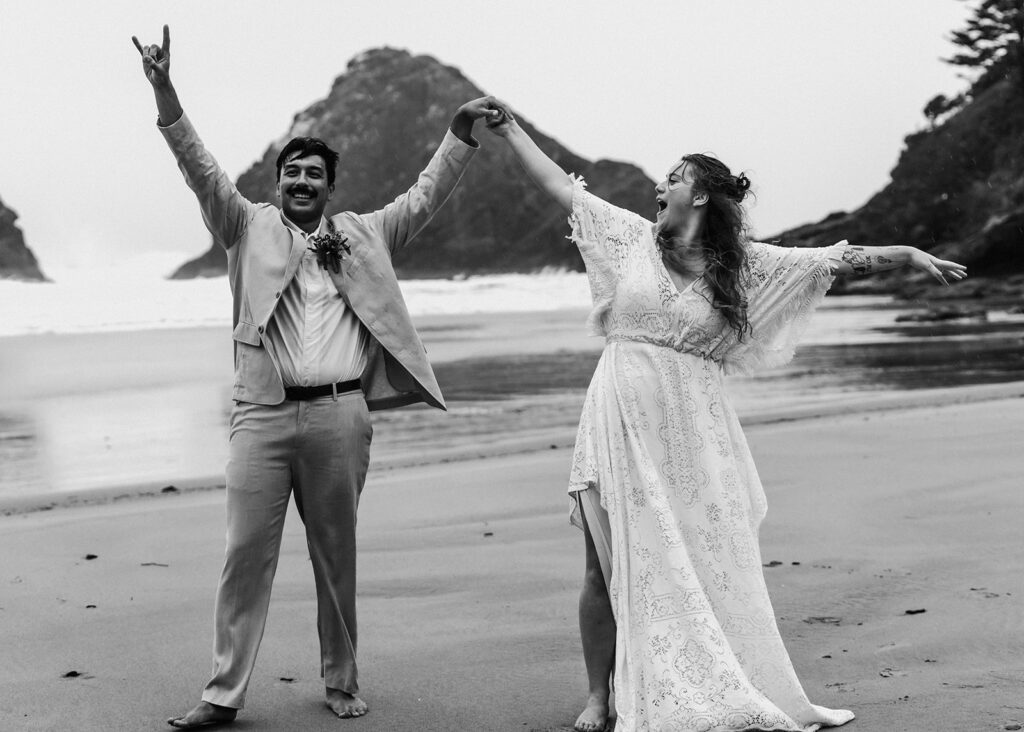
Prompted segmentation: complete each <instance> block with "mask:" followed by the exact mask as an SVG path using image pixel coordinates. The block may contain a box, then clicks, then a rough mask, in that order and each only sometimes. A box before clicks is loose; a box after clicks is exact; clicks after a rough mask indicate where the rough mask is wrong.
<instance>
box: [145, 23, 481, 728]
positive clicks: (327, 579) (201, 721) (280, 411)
mask: <svg viewBox="0 0 1024 732" xmlns="http://www.w3.org/2000/svg"><path fill="white" fill-rule="evenodd" d="M132 40H133V41H134V42H135V46H136V48H138V50H139V53H141V54H142V68H143V71H144V73H145V75H146V78H147V79H148V80H149V82H150V84H151V85H152V87H153V91H154V94H155V96H156V105H157V110H158V113H159V118H158V120H157V125H158V127H159V129H160V132H161V133H162V134H163V135H164V138H165V139H166V140H167V144H168V145H169V146H170V148H171V152H172V153H173V154H174V157H175V159H176V160H177V162H178V167H179V168H180V169H181V171H182V173H183V174H184V176H185V181H186V182H187V183H188V185H189V187H190V188H191V189H192V191H193V192H194V193H195V194H196V197H197V198H198V199H199V206H200V209H201V210H202V214H203V220H204V221H205V223H206V226H207V228H208V229H209V230H210V233H211V234H213V238H214V239H215V240H216V241H217V242H218V243H219V244H220V245H221V246H223V247H224V248H225V249H226V250H227V257H228V277H229V282H230V284H231V291H232V296H233V300H234V309H233V316H234V317H233V323H234V332H233V339H234V348H235V383H234V390H233V394H232V397H233V399H234V403H235V405H234V408H233V410H232V413H231V423H230V442H229V451H228V452H229V457H228V466H227V499H226V500H227V525H228V530H227V551H226V556H225V561H224V569H223V573H222V575H221V580H220V586H219V588H218V591H217V601H216V610H215V625H214V648H213V676H212V678H211V679H210V681H209V683H208V684H207V685H206V689H205V690H204V691H203V696H202V702H200V704H199V705H198V706H196V707H195V708H193V709H192V710H190V711H189V712H188V713H186V714H185V715H184V716H181V717H177V718H173V719H170V720H168V722H169V723H170V724H171V725H173V726H175V727H179V728H184V729H188V728H194V727H200V726H204V725H207V724H213V723H218V722H228V721H231V720H233V719H234V718H235V715H236V714H237V713H238V710H239V709H240V708H241V707H242V706H243V703H244V700H245V690H246V687H247V685H248V683H249V678H250V676H251V674H252V670H253V665H254V664H255V661H256V651H257V649H258V648H259V644H260V640H261V638H262V636H263V627H264V623H265V622H266V617H267V609H268V606H269V603H270V587H271V583H272V581H273V577H274V571H275V569H276V567H277V558H278V550H279V547H280V542H281V532H282V528H283V526H284V517H285V512H286V510H287V507H288V499H289V495H290V493H291V492H292V491H294V493H295V504H296V507H297V508H298V511H299V515H300V516H301V517H302V521H303V523H304V524H305V527H306V541H307V544H308V546H309V553H310V559H311V561H312V565H313V575H314V578H315V582H316V593H317V630H318V631H319V636H320V654H321V674H322V675H323V677H324V681H325V684H326V687H327V704H328V706H329V707H330V708H331V709H332V710H333V711H334V713H335V714H337V715H338V716H339V717H359V716H362V715H363V714H366V712H367V706H366V703H365V702H364V701H363V700H362V699H360V698H359V696H358V691H359V687H358V684H357V681H356V661H355V653H356V611H355V580H356V545H355V531H356V508H357V506H358V504H359V494H360V492H361V491H362V488H363V482H364V480H365V478H366V469H367V465H368V463H369V449H370V438H371V435H372V433H373V429H372V427H371V425H370V420H369V416H368V411H371V410H374V409H387V408H391V407H399V406H404V405H407V404H412V403H415V402H421V401H422V402H426V403H427V404H430V405H431V406H434V407H438V408H440V409H444V401H443V399H442V397H441V392H440V389H439V388H438V386H437V381H436V380H435V378H434V374H433V372H432V371H431V369H430V364H429V363H428V362H427V359H426V354H425V351H424V348H423V344H422V343H421V342H420V339H419V336H418V335H417V333H416V331H415V329H414V328H413V326H412V322H411V320H410V318H409V313H408V311H407V310H406V307H405V302H404V301H403V299H402V294H401V291H400V290H399V287H398V282H397V280H396V278H395V273H394V270H393V269H392V266H391V257H392V255H393V254H394V253H395V252H397V251H398V250H399V249H401V248H402V247H404V246H405V245H406V244H408V243H409V242H410V241H411V240H412V238H413V237H414V236H416V234H417V233H418V232H419V231H420V230H421V229H422V228H423V227H424V226H426V224H427V222H429V221H430V219H431V217H432V216H433V215H434V214H435V213H436V212H437V211H438V209H440V207H441V206H442V205H443V204H444V202H445V200H446V199H447V198H448V196H449V195H450V194H451V192H452V190H454V188H455V186H456V184H457V183H458V182H459V179H460V177H461V176H462V173H463V171H464V170H465V168H466V165H467V164H468V163H469V160H470V159H471V158H472V157H473V153H474V151H475V150H476V148H477V147H478V145H477V142H476V140H475V139H474V138H473V136H472V131H473V123H474V121H475V120H477V119H479V118H481V117H488V118H495V117H497V116H499V115H500V113H499V112H497V111H496V110H494V109H492V108H491V105H490V101H489V99H477V100H474V101H472V102H467V103H466V104H464V105H463V106H462V107H460V108H459V110H458V111H457V112H456V114H455V117H454V118H453V120H452V123H451V128H450V130H449V131H448V132H447V134H446V135H445V137H444V140H443V141H442V142H441V146H440V147H439V148H438V149H437V151H436V152H435V153H434V156H433V158H432V159H431V161H430V162H429V163H428V164H427V167H426V169H425V170H424V171H423V172H422V173H421V174H420V176H419V180H417V182H416V184H415V185H413V187H412V188H410V189H409V191H408V192H407V193H405V194H403V195H401V196H399V197H398V198H396V199H395V200H394V201H393V202H392V203H389V204H388V205H386V206H385V207H384V208H382V209H380V210H378V211H374V212H373V213H369V214H355V213H350V212H345V213H342V214H339V215H337V216H332V217H331V218H329V219H328V218H325V217H324V215H323V214H324V210H325V208H326V206H327V202H328V201H329V200H330V199H331V197H332V196H333V195H334V180H335V167H336V165H337V162H338V154H337V153H335V152H334V151H333V150H331V149H330V148H329V147H328V146H327V145H326V144H325V143H324V142H323V141H322V140H319V139H316V138H309V137H301V138H295V139H293V140H291V141H290V142H289V143H288V144H287V145H285V146H284V148H283V149H282V150H281V154H280V155H279V156H278V158H277V195H278V199H279V201H280V209H278V208H277V207H275V206H272V205H270V204H265V203H264V204H256V203H252V202H251V201H248V200H246V199H245V198H243V197H242V195H241V194H240V193H239V192H238V190H237V189H236V188H235V186H234V184H233V183H232V182H231V180H230V179H229V178H228V176H227V175H226V174H225V173H224V171H223V170H221V168H220V167H219V166H218V165H217V162H216V161H215V160H214V159H213V157H212V156H211V155H210V153H209V152H207V150H206V148H205V147H203V144H202V142H201V141H200V139H199V137H198V136H197V134H196V132H195V130H194V129H193V127H192V125H191V123H190V122H189V119H188V117H186V116H185V115H184V113H183V112H182V108H181V105H180V103H179V102H178V96H177V93H176V92H175V89H174V86H173V84H172V83H171V78H170V73H169V71H170V45H171V44H170V32H169V30H168V28H167V26H164V35H163V43H162V44H161V45H159V46H157V45H148V46H143V45H142V44H140V43H139V41H138V39H136V38H134V37H133V38H132Z"/></svg>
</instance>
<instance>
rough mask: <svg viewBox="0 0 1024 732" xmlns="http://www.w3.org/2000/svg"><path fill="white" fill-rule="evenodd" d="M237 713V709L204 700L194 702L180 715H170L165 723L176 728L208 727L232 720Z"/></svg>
mask: <svg viewBox="0 0 1024 732" xmlns="http://www.w3.org/2000/svg"><path fill="white" fill-rule="evenodd" d="M237 714H238V710H237V709H233V708H231V707H222V706H220V705H219V704H210V702H205V701H204V702H199V703H198V704H196V705H195V706H194V707H193V708H192V709H191V710H189V712H188V713H187V714H185V715H183V716H181V717H171V718H170V719H168V720H167V724H169V725H171V726H172V727H177V728H178V729H196V728H197V727H210V726H212V725H215V724H227V723H228V722H233V721H234V720H235V716H236V715H237Z"/></svg>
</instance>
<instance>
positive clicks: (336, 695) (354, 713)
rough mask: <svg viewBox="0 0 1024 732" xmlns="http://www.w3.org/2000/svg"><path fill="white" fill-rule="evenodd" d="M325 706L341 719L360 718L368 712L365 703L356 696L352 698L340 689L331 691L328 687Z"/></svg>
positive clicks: (368, 709)
mask: <svg viewBox="0 0 1024 732" xmlns="http://www.w3.org/2000/svg"><path fill="white" fill-rule="evenodd" d="M327 706H329V707H330V708H331V711H332V712H334V713H335V714H337V715H338V716H339V717H341V718H342V719H348V718H349V717H361V716H363V715H364V714H366V713H367V712H368V711H370V708H369V707H368V706H366V702H364V701H363V700H362V699H360V698H359V697H358V696H352V695H351V694H347V693H345V692H344V691H342V690H341V689H332V688H331V687H329V686H328V687H327Z"/></svg>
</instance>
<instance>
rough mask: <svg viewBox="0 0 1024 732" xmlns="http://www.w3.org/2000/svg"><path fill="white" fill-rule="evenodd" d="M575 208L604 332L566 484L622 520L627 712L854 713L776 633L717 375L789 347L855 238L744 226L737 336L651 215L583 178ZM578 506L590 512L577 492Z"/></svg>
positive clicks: (634, 721)
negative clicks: (741, 332)
mask: <svg viewBox="0 0 1024 732" xmlns="http://www.w3.org/2000/svg"><path fill="white" fill-rule="evenodd" d="M570 224H571V225H572V239H573V241H575V242H576V244H577V245H578V246H579V248H580V251H581V252H582V254H583V258H584V260H585V262H586V266H587V273H588V276H589V280H590V285H591V292H592V295H593V299H594V306H595V307H594V310H593V312H592V314H591V319H590V325H591V327H592V329H593V331H594V332H595V333H597V334H602V335H605V336H606V338H607V345H606V346H605V349H604V353H603V355H602V356H601V360H600V362H599V363H598V365H597V370H596V372H595V373H594V377H593V381H592V382H591V384H590V388H589V390H588V392H587V398H586V404H585V406H584V408H583V415H582V417H581V419H580V426H579V434H578V436H577V440H576V449H575V454H574V457H573V466H572V473H571V478H570V487H569V490H570V494H571V495H572V496H573V497H574V498H576V496H575V493H576V492H577V491H584V490H588V491H598V492H599V493H600V505H601V506H602V507H603V508H604V509H605V511H607V514H608V521H609V525H610V529H611V531H610V544H611V558H610V561H611V577H610V581H609V595H610V598H611V604H612V610H613V612H614V614H615V620H616V624H617V642H616V651H615V676H614V678H615V687H614V691H615V709H616V712H617V715H618V726H617V728H616V729H617V730H618V732H630V731H632V730H650V731H652V732H668V731H673V732H683V731H684V730H685V731H686V732H691V731H693V732H698V731H699V732H711V731H712V730H716V731H717V730H791V731H796V730H799V731H801V732H811V731H812V730H816V729H818V728H819V727H820V726H832V725H840V724H843V723H845V722H848V721H849V720H850V719H852V718H853V714H852V713H851V712H848V711H845V710H833V709H826V708H824V707H819V706H815V705H813V704H811V703H810V702H809V701H808V699H807V696H806V695H805V694H804V691H803V689H802V688H801V686H800V682H799V681H798V680H797V677H796V674H795V672H794V670H793V666H792V663H791V662H790V660H789V655H788V654H787V653H786V649H785V647H784V646H783V644H782V639H781V638H780V636H779V631H778V628H777V626H776V623H775V615H774V612H773V610H772V606H771V602H770V600H769V598H768V591H767V588H766V586H765V583H764V575H763V573H762V569H761V554H760V550H759V547H758V526H759V525H760V523H761V520H762V518H764V515H765V508H766V504H765V497H764V492H763V490H762V488H761V482H760V480H759V479H758V475H757V470H756V469H755V467H754V463H753V460H752V458H751V455H750V451H749V449H748V448H747V442H746V440H745V438H744V436H743V432H742V430H741V429H740V424H739V421H738V420H737V418H736V414H735V412H734V411H733V409H732V407H731V406H730V404H729V401H728V400H727V398H726V396H725V394H724V393H723V390H722V377H723V373H730V372H749V371H750V370H751V369H754V368H757V367H764V366H772V365H777V364H781V363H783V362H785V361H786V360H788V359H789V358H790V357H791V356H792V352H793V347H794V345H795V342H796V340H797V338H798V337H799V334H800V333H801V331H802V329H803V326H804V325H805V323H806V320H807V318H808V317H809V316H810V314H811V312H812V311H813V310H814V308H815V307H816V306H817V305H818V304H819V303H820V302H821V300H822V298H823V297H824V296H825V292H826V291H827V290H828V288H829V286H830V285H831V283H832V280H833V277H834V264H835V262H836V261H838V258H839V256H841V252H842V247H843V246H845V243H844V242H841V243H840V244H837V245H835V246H833V247H826V248H819V249H786V248H782V247H776V246H771V245H767V244H759V243H751V244H750V245H749V275H750V277H749V285H748V289H747V298H748V317H749V320H750V324H751V326H752V328H753V332H752V333H751V334H748V335H746V336H744V339H743V341H742V342H740V341H739V340H738V339H737V337H736V333H735V331H734V330H733V329H732V328H731V327H729V326H728V324H727V323H726V321H725V319H724V318H723V317H722V316H721V315H720V314H719V313H718V312H717V311H716V310H714V309H713V308H712V307H711V305H710V303H709V302H708V300H707V299H706V298H705V297H704V296H703V295H702V294H701V291H700V288H703V287H704V284H703V283H702V282H701V281H698V282H697V283H696V284H694V285H691V286H690V287H688V288H686V289H684V290H682V291H679V290H677V289H676V287H675V285H674V284H673V282H672V280H671V279H670V278H669V275H668V272H667V271H666V270H665V268H664V265H663V264H662V262H661V257H660V254H659V252H658V249H657V246H656V244H655V240H654V236H653V231H652V224H651V222H650V221H647V220H646V219H644V218H642V217H640V216H638V215H636V214H634V213H632V212H629V211H625V210H623V209H619V208H616V207H614V206H612V205H610V204H608V203H606V202H605V201H602V200H601V199H599V198H596V197H594V196H592V195H591V194H589V193H587V192H586V191H584V190H583V183H582V181H577V182H576V190H575V192H574V195H573V211H572V214H571V216H570ZM590 495H593V494H590ZM573 513H574V516H573V520H574V523H577V524H579V515H578V505H577V506H576V508H574V512H573ZM588 520H589V514H588Z"/></svg>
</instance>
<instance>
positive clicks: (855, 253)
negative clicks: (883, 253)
mask: <svg viewBox="0 0 1024 732" xmlns="http://www.w3.org/2000/svg"><path fill="white" fill-rule="evenodd" d="M877 259H878V263H879V264H883V263H885V262H888V261H889V260H887V259H886V258H885V257H877ZM843 261H844V262H846V263H847V264H848V265H850V268H851V269H852V270H853V273H854V274H856V275H866V274H871V273H872V272H873V271H874V269H875V268H874V262H873V260H872V257H871V255H870V254H868V253H866V252H865V251H864V247H846V251H844V252H843Z"/></svg>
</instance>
